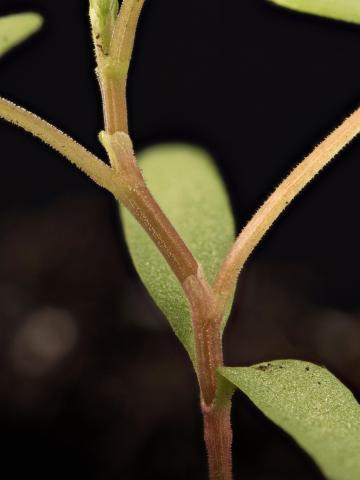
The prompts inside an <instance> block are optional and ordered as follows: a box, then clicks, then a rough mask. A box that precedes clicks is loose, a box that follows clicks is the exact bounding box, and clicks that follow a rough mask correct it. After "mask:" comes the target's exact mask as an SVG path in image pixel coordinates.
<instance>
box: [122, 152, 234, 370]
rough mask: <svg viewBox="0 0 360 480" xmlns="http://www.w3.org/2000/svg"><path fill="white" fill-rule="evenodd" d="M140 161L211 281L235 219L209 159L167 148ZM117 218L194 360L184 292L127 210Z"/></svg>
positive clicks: (137, 263) (145, 279) (149, 286)
mask: <svg viewBox="0 0 360 480" xmlns="http://www.w3.org/2000/svg"><path fill="white" fill-rule="evenodd" d="M138 160H139V163H140V167H141V169H142V170H143V173H144V177H145V180H146V182H147V185H148V186H149V188H150V190H151V192H152V193H153V195H154V197H155V198H156V200H157V201H158V202H159V204H160V206H161V207H162V209H163V210H164V212H165V213H166V214H167V215H168V217H169V218H170V220H171V221H172V223H173V224H174V226H175V228H176V229H177V230H178V232H179V233H180V234H181V235H182V237H183V238H184V240H185V242H186V243H187V245H188V246H189V247H190V249H191V251H192V252H193V254H194V255H195V257H196V258H197V259H198V260H199V261H200V262H201V263H202V265H203V267H204V270H205V273H206V274H207V276H208V279H209V281H212V280H213V279H214V276H215V274H216V273H217V271H218V269H219V267H220V264H221V261H222V260H223V258H224V257H225V255H226V253H227V252H228V250H229V249H230V247H231V245H232V243H233V241H234V220H233V217H232V213H231V207H230V204H229V199H228V196H227V193H226V190H225V187H224V185H223V182H222V180H221V177H220V175H219V172H218V171H217V169H216V167H215V166H214V163H213V162H212V160H211V158H210V157H209V155H208V154H207V153H206V152H204V151H203V150H201V149H199V148H195V147H193V146H189V145H182V144H180V145H176V144H169V145H158V146H154V147H151V148H148V149H147V150H145V151H144V152H142V153H141V154H140V155H139V156H138ZM121 213H122V218H123V222H124V230H125V237H126V240H127V243H128V245H129V249H130V253H131V256H132V259H133V261H134V264H135V267H136V269H137V271H138V273H139V275H140V277H141V279H142V281H143V283H144V284H145V286H146V288H147V289H148V291H149V293H150V295H151V296H152V297H153V299H154V300H155V302H156V303H157V305H158V306H159V307H160V309H161V310H162V311H163V312H164V314H165V316H166V317H167V318H168V320H169V322H170V324H171V326H172V328H173V329H174V331H175V333H176V335H177V336H178V338H179V339H180V341H181V342H182V343H183V345H184V347H185V348H186V350H187V351H188V353H189V355H190V357H191V359H192V360H193V361H194V339H193V333H192V325H191V319H190V313H189V308H188V304H187V301H186V299H185V296H184V294H183V291H182V288H181V286H180V284H179V283H178V281H177V279H176V278H175V276H174V275H173V273H172V271H171V270H170V269H169V267H168V265H167V263H166V262H165V261H164V259H163V257H162V256H161V255H160V253H159V252H158V250H157V248H156V247H155V246H154V244H153V243H152V241H151V240H150V239H149V237H148V235H147V234H146V233H145V232H144V231H143V229H142V227H140V226H139V224H138V223H137V222H136V221H135V220H134V219H133V218H132V216H131V215H130V214H129V213H128V212H127V211H126V210H125V208H121Z"/></svg>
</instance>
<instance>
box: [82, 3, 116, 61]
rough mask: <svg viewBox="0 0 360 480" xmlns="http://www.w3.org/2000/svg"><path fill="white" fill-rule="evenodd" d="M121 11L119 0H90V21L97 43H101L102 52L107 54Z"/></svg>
mask: <svg viewBox="0 0 360 480" xmlns="http://www.w3.org/2000/svg"><path fill="white" fill-rule="evenodd" d="M118 12H119V2H118V0H90V9H89V15H90V21H91V26H92V30H93V37H94V39H95V45H98V46H99V45H101V49H102V52H103V53H104V54H105V55H107V54H108V51H109V47H110V41H111V35H112V32H113V28H114V25H115V22H116V17H117V14H118Z"/></svg>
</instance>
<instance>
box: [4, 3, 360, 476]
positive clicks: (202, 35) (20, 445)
mask: <svg viewBox="0 0 360 480" xmlns="http://www.w3.org/2000/svg"><path fill="white" fill-rule="evenodd" d="M27 9H33V10H37V11H39V12H41V13H43V15H44V16H45V19H46V24H45V26H44V28H43V30H42V32H41V33H40V34H39V35H37V36H36V37H34V38H33V39H31V40H30V41H29V42H28V43H27V44H25V45H23V46H21V47H19V48H18V49H17V50H16V51H13V52H12V53H11V54H10V55H8V56H7V57H6V58H4V59H3V60H2V61H1V65H0V69H1V74H0V92H1V95H3V96H5V97H8V98H9V99H11V100H13V101H15V102H17V103H19V104H21V105H23V106H25V107H26V108H29V109H30V110H32V111H34V112H35V113H38V114H39V115H41V116H42V117H44V118H46V119H47V120H49V121H51V122H53V123H54V124H55V125H57V126H59V127H60V128H62V129H64V130H65V131H66V132H68V133H69V134H71V135H72V136H73V137H74V138H76V139H77V140H79V141H80V142H81V143H83V144H84V145H85V146H87V147H88V148H90V149H91V150H92V151H94V152H95V153H97V154H98V155H101V156H102V157H104V154H103V151H102V150H101V147H100V146H99V143H98V142H97V137H96V135H97V132H98V131H99V130H100V129H101V128H102V120H101V107H100V100H99V94H98V88H97V84H96V80H95V76H94V72H93V69H94V61H93V55H92V47H91V44H90V36H89V29H88V21H87V1H85V0H83V1H75V0H62V1H61V2H55V1H53V2H50V1H49V0H28V1H25V0H22V1H21V0H1V1H0V14H6V13H10V12H14V11H22V10H27ZM359 49H360V28H356V27H355V26H351V25H347V24H344V23H336V22H332V21H326V20H322V19H318V18H312V17H307V16H304V15H297V14H294V13H291V12H288V11H284V10H280V9H278V8H274V7H272V6H271V5H269V4H268V3H267V2H265V1H263V0H241V1H239V0H186V1H185V0H147V3H146V6H145V9H144V13H143V15H142V19H141V24H140V28H139V34H138V37H137V42H136V51H135V57H134V61H133V64H132V69H131V75H130V81H129V83H130V88H129V115H130V127H131V133H132V136H133V139H134V142H135V144H136V147H137V148H138V149H140V148H142V147H144V146H147V145H150V144H152V143H155V142H159V141H171V140H181V141H187V142H193V143H196V144H199V145H202V146H203V147H205V148H207V149H209V150H210V152H212V154H213V155H214V156H215V158H216V161H217V163H218V165H219V167H220V169H221V171H222V173H223V176H224V179H225V181H226V183H227V185H228V188H229V191H230V195H231V200H232V204H233V207H234V212H235V215H236V219H237V224H238V228H240V226H241V225H242V224H244V222H245V221H246V220H247V219H249V218H250V216H251V215H252V213H253V212H254V211H255V210H256V208H257V207H258V206H259V203H260V202H262V201H263V200H264V199H265V198H266V196H267V195H268V193H269V192H270V191H271V189H272V188H273V187H274V186H275V185H276V184H277V183H278V182H279V181H280V179H281V178H282V177H283V176H284V175H285V174H286V173H287V172H288V171H289V170H290V169H291V168H292V167H293V166H294V165H295V164H296V163H297V162H298V161H300V159H301V158H302V157H303V156H304V155H305V154H306V153H308V152H309V151H310V150H311V148H312V147H313V146H314V145H315V144H316V143H318V142H319V141H320V140H321V139H322V138H323V137H324V135H326V134H327V133H328V132H329V131H330V130H331V129H333V128H334V127H335V126H336V125H337V124H338V123H339V122H340V121H341V120H342V119H343V118H344V117H345V116H346V115H348V114H349V113H350V112H351V111H352V110H353V109H354V108H355V107H356V106H357V104H358V103H359V97H360V63H359ZM0 138H1V189H0V200H1V201H0V365H1V367H0V443H1V445H0V447H1V448H0V451H1V463H0V465H1V467H0V468H1V471H0V474H1V475H2V477H3V478H11V479H18V478H19V479H20V478H22V477H23V475H24V474H27V475H29V474H33V475H35V476H36V478H38V479H39V480H42V479H48V478H52V480H57V479H63V478H67V479H69V480H70V479H86V480H100V479H101V480H112V479H124V480H135V479H142V480H145V479H153V478H156V479H157V480H160V479H169V478H171V479H173V480H177V479H183V478H191V479H198V480H201V479H204V480H205V479H206V457H205V452H204V447H203V443H202V432H201V428H202V426H201V418H200V416H199V411H198V397H197V395H198V394H197V386H196V383H195V379H194V375H193V373H192V371H191V367H190V363H189V361H188V360H187V358H186V356H185V354H184V352H183V350H182V347H181V346H180V345H179V344H178V343H177V340H176V339H175V338H174V336H173V335H172V333H171V332H170V329H169V328H168V326H167V324H166V320H165V319H164V318H163V317H162V316H161V314H160V313H159V312H158V311H157V309H156V308H155V307H154V306H153V305H152V302H151V300H150V299H149V298H148V296H147V293H146V292H145V291H144V289H143V287H142V286H141V285H140V283H139V280H138V278H137V276H136V274H135V272H134V270H133V267H132V265H131V262H130V261H129V258H128V255H127V252H126V247H125V245H124V241H123V237H122V233H121V228H120V226H119V223H118V219H117V209H116V205H115V202H114V201H113V200H112V198H111V197H110V195H109V194H107V193H106V192H104V191H102V190H101V189H99V188H98V187H97V186H96V185H94V184H92V183H91V182H90V181H89V180H88V179H87V178H86V177H85V176H84V175H82V174H81V173H79V172H78V171H77V170H76V169H75V168H73V167H72V166H71V165H70V164H69V163H68V162H67V161H65V160H63V159H62V158H60V156H59V155H57V154H56V153H54V152H52V151H50V150H49V149H48V148H47V147H45V146H44V145H42V144H41V143H40V142H39V141H37V140H35V139H33V138H31V136H29V135H27V134H25V133H23V132H22V131H19V130H17V129H16V128H14V127H12V126H9V125H7V124H5V123H3V122H2V123H1V124H0ZM359 156H360V141H359V140H357V141H355V142H354V143H353V144H352V145H351V146H350V147H349V148H347V149H346V150H345V151H344V152H343V153H342V154H341V155H340V156H339V158H337V160H336V161H335V162H334V163H333V164H332V165H331V166H330V167H329V168H327V171H326V172H324V173H323V174H321V176H319V177H318V178H317V179H316V180H315V181H314V182H313V183H312V184H311V185H310V187H308V188H307V189H306V191H305V192H304V193H303V194H302V195H301V196H300V197H299V198H298V199H297V200H296V201H295V202H294V204H293V205H292V206H290V208H289V209H288V211H287V212H286V214H284V215H283V216H282V218H281V219H280V220H279V221H278V222H277V224H276V225H275V226H274V227H273V229H272V231H271V233H270V234H269V235H268V236H267V237H266V238H265V240H264V241H263V242H262V244H261V246H260V247H259V248H258V249H257V251H256V252H255V254H254V255H253V256H252V258H251V261H250V262H249V263H248V265H247V268H246V270H245V271H244V273H243V275H242V277H241V281H240V285H239V289H238V293H237V300H236V305H235V308H234V311H233V314H232V317H231V320H230V323H229V326H228V329H227V331H226V335H225V356H226V360H227V363H228V364H230V365H248V364H251V363H253V362H257V361H262V360H272V359H275V358H286V357H291V358H302V359H307V360H312V361H315V362H318V363H321V364H325V365H326V366H327V367H328V368H329V369H330V370H331V371H333V372H334V373H335V374H337V375H338V377H339V378H341V380H342V381H343V382H345V383H346V384H347V385H348V386H349V387H350V388H351V389H352V390H353V391H354V392H355V393H356V394H358V393H359V392H360V377H359V373H358V372H359V371H360V323H359V319H360V295H359V281H358V279H359V271H360V255H359V252H358V245H359V241H360V229H359V224H358V215H357V212H358V206H359V204H360V198H359V187H358V185H359V174H360V162H359ZM233 424H234V432H235V442H234V463H235V471H236V475H235V478H241V479H242V480H270V479H274V480H282V479H284V480H285V479H288V478H290V477H291V478H292V479H293V480H300V479H301V480H303V479H306V480H319V479H321V478H322V476H321V475H320V473H319V472H318V470H317V468H316V466H315V465H314V464H313V462H312V461H311V460H310V459H309V458H308V457H307V456H306V454H305V453H303V452H302V451H301V450H300V449H299V448H298V447H297V445H296V444H295V443H294V442H293V441H292V440H291V439H290V438H289V437H287V435H285V434H284V433H283V432H281V431H280V430H279V429H277V428H276V427H275V426H273V425H272V424H271V423H270V422H269V421H268V420H267V419H265V418H264V417H263V416H262V414H261V413H260V412H259V411H257V410H256V409H255V407H253V406H252V405H251V403H250V402H249V401H248V400H247V399H246V398H245V397H244V396H242V395H241V394H237V395H236V398H235V401H234V411H233Z"/></svg>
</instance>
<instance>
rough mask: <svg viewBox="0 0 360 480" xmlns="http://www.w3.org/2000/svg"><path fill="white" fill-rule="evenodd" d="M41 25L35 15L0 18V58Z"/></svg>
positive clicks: (41, 20)
mask: <svg viewBox="0 0 360 480" xmlns="http://www.w3.org/2000/svg"><path fill="white" fill-rule="evenodd" d="M42 23H43V19H42V17H41V15H39V14H37V13H31V12H29V13H16V14H14V15H8V16H6V17H1V18H0V57H2V56H3V55H4V54H5V53H6V52H7V51H8V50H10V49H11V48H13V47H15V46H16V45H18V44H19V43H21V42H23V41H24V40H26V39H27V38H28V37H30V35H32V34H33V33H35V32H37V31H38V30H39V29H40V27H41V25H42Z"/></svg>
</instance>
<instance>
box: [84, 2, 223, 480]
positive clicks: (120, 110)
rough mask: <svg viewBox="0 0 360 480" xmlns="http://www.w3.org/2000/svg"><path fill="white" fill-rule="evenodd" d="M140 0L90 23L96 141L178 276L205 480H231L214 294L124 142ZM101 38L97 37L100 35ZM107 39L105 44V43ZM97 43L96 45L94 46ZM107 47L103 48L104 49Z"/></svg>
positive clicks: (123, 197)
mask: <svg viewBox="0 0 360 480" xmlns="http://www.w3.org/2000/svg"><path fill="white" fill-rule="evenodd" d="M143 3H144V0H123V3H122V6H121V9H120V12H119V14H118V16H117V18H116V19H115V20H114V17H111V18H110V17H109V21H108V22H107V23H105V25H106V27H107V28H106V29H105V31H104V32H100V33H98V32H97V28H98V24H96V23H95V24H94V25H93V33H94V39H95V50H96V56H97V63H98V68H97V74H98V79H99V83H100V87H101V92H102V98H103V110H104V119H105V132H104V134H102V142H103V145H104V146H105V148H106V150H107V152H108V154H109V158H110V161H111V164H112V167H113V169H114V170H115V171H116V174H117V178H118V184H119V194H118V197H119V198H120V200H121V201H122V202H123V203H124V205H125V206H126V207H127V208H128V210H130V212H131V213H132V214H133V215H134V216H135V218H136V219H137V220H138V221H139V223H140V224H141V225H142V226H143V227H144V228H145V230H146V231H147V232H148V234H149V235H150V237H151V238H152V239H153V241H154V243H155V244H156V245H157V247H158V248H159V250H160V252H161V253H162V255H163V256H164V258H165V259H166V261H167V262H168V264H169V266H170V267H171V269H172V271H173V272H174V274H175V275H176V277H177V278H178V280H179V282H180V284H181V285H182V287H183V289H184V292H185V294H186V296H187V299H188V301H189V304H190V307H191V313H192V323H193V330H194V337H195V350H196V368H197V376H198V380H199V384H200V397H201V410H202V413H203V418H204V437H205V444H206V448H207V452H208V461H209V478H210V480H232V467H231V442H232V432H231V423H230V410H231V401H230V397H229V398H228V399H227V400H226V401H225V402H224V401H222V402H221V404H220V403H219V402H218V401H217V397H216V394H217V377H216V371H217V369H218V368H219V367H221V366H223V353H222V340H221V323H222V322H221V319H222V317H223V309H222V308H219V305H218V302H217V296H216V295H215V293H214V290H213V289H212V288H211V287H210V285H209V284H208V281H207V279H206V277H205V275H204V274H203V272H202V269H201V266H200V265H199V264H198V262H197V261H196V259H195V258H194V257H193V255H192V254H191V252H190V250H189V249H188V248H187V246H186V245H185V243H184V242H183V240H182V238H181V237H180V235H179V234H178V233H177V231H176V230H175V229H174V227H173V226H172V225H171V223H170V221H169V219H168V218H167V217H166V215H165V214H164V213H163V212H162V210H161V209H160V207H159V205H158V204H157V202H156V201H155V199H154V198H153V197H152V195H151V193H150V191H149V190H148V188H147V186H146V184H145V182H144V179H143V177H142V175H141V172H140V170H139V168H138V166H137V164H136V161H135V157H134V153H133V151H132V146H131V145H130V144H129V142H128V138H129V137H128V136H127V133H128V121H127V108H126V80H127V73H128V68H129V64H130V58H131V54H132V49H133V44H134V36H135V31H136V26H137V22H138V19H139V15H140V11H141V8H142V6H143ZM101 34H103V36H101ZM107 38H111V41H110V43H109V42H106V39H107ZM99 40H102V42H100V43H99ZM108 43H109V48H108V49H105V52H104V45H105V46H108Z"/></svg>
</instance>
